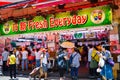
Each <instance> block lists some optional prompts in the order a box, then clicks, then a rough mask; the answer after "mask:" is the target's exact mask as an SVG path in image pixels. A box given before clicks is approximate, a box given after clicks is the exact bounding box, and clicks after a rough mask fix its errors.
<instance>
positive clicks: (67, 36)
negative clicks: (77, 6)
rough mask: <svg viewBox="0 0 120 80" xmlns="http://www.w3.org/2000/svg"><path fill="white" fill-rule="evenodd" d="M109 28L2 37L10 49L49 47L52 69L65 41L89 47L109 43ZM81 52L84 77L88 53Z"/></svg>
mask: <svg viewBox="0 0 120 80" xmlns="http://www.w3.org/2000/svg"><path fill="white" fill-rule="evenodd" d="M109 30H110V27H109V26H99V27H90V28H77V29H70V30H60V31H59V30H58V31H46V32H39V33H30V34H18V35H12V36H3V37H1V39H4V40H5V46H7V47H9V49H12V48H15V47H19V48H21V47H27V49H28V50H32V48H37V49H38V48H41V47H44V48H47V49H48V53H49V54H50V59H51V66H50V68H51V69H52V68H54V67H55V65H56V64H55V58H56V55H57V51H58V49H59V47H60V44H61V43H62V42H63V41H72V42H74V43H75V45H76V47H77V48H79V47H81V46H83V45H85V46H86V47H87V46H88V45H89V44H92V45H96V44H99V43H101V42H104V43H105V44H106V45H108V44H109ZM80 54H81V57H82V60H81V66H80V76H81V77H84V75H85V74H88V70H87V69H88V67H87V63H85V64H83V63H82V61H86V62H87V54H82V53H80ZM29 56H30V53H29ZM54 69H55V68H54ZM81 73H82V74H81Z"/></svg>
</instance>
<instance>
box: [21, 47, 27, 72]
mask: <svg viewBox="0 0 120 80" xmlns="http://www.w3.org/2000/svg"><path fill="white" fill-rule="evenodd" d="M21 54H22V71H24V65H25V66H26V70H28V51H27V50H25V47H22V51H21Z"/></svg>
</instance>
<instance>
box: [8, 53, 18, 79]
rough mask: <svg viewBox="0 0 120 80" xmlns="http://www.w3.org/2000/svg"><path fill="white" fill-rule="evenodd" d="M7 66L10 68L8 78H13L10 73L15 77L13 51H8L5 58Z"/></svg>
mask: <svg viewBox="0 0 120 80" xmlns="http://www.w3.org/2000/svg"><path fill="white" fill-rule="evenodd" d="M7 66H9V69H10V78H11V80H13V79H12V78H13V77H12V74H14V78H16V57H15V54H14V53H13V51H10V55H9V57H8V60H7ZM12 72H13V73H12Z"/></svg>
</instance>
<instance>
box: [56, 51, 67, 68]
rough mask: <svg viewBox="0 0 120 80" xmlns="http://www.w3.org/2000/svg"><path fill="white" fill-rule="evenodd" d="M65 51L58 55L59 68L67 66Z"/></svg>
mask: <svg viewBox="0 0 120 80" xmlns="http://www.w3.org/2000/svg"><path fill="white" fill-rule="evenodd" d="M64 56H65V55H64V53H63V52H61V53H60V54H59V55H58V59H57V65H58V67H59V68H65V67H66V60H65V59H64Z"/></svg>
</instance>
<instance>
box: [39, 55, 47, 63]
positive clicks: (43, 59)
mask: <svg viewBox="0 0 120 80" xmlns="http://www.w3.org/2000/svg"><path fill="white" fill-rule="evenodd" d="M40 57H41V58H42V60H41V61H42V63H44V64H47V56H46V54H45V55H44V56H43V54H41V56H40Z"/></svg>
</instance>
